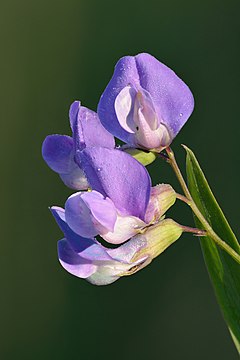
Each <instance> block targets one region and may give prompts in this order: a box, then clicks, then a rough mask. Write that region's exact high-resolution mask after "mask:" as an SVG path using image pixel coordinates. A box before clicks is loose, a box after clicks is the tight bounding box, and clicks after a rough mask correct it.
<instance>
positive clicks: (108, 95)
mask: <svg viewBox="0 0 240 360" xmlns="http://www.w3.org/2000/svg"><path fill="white" fill-rule="evenodd" d="M193 107H194V99H193V96H192V93H191V91H190V89H189V88H188V87H187V85H186V84H185V83H184V82H183V81H182V80H181V79H180V78H179V77H178V76H177V75H176V74H175V73H174V72H173V71H172V70H171V69H169V68H168V67H167V66H166V65H164V64H162V63H160V62H159V61H158V60H157V59H155V58H154V57H153V56H151V55H149V54H144V53H143V54H139V55H136V56H125V57H123V58H121V59H120V60H119V61H118V63H117V65H116V67H115V71H114V74H113V77H112V79H111V80H110V82H109V84H108V85H107V87H106V89H105V91H104V93H103V95H102V97H101V99H100V102H99V105H98V115H99V118H100V120H101V122H102V124H103V126H104V127H105V128H106V129H107V130H108V131H109V132H110V133H111V134H113V135H114V136H116V137H118V138H119V139H121V140H123V141H125V142H126V143H127V144H129V145H131V146H133V147H140V148H144V149H150V150H154V151H157V152H160V151H161V150H162V149H164V148H165V147H167V146H169V145H170V143H171V142H172V140H173V139H174V137H175V136H176V135H177V134H178V132H179V131H180V129H181V128H182V126H183V125H184V124H185V122H186V121H187V119H188V118H189V116H190V115H191V113H192V111H193Z"/></svg>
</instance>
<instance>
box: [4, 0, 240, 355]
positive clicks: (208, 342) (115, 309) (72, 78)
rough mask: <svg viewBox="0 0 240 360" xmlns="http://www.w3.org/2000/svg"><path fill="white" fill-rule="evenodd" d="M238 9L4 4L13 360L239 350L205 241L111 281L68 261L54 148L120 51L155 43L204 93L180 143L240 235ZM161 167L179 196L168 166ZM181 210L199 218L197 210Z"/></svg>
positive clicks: (69, 1)
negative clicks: (91, 280)
mask: <svg viewBox="0 0 240 360" xmlns="http://www.w3.org/2000/svg"><path fill="white" fill-rule="evenodd" d="M239 10H240V3H239V1H238V0H225V1H221V0H201V1H200V0H199V1H193V0H191V1H190V0H182V1H178V0H168V1H166V0H165V1H163V0H158V1H156V0H155V1H154V0H148V1H144V0H138V1H131V0H121V1H118V2H114V1H107V0H102V1H97V0H58V1H55V0H51V1H46V0H41V1H33V0H29V1H27V0H23V1H17V0H8V1H6V0H2V1H1V4H0V22H1V31H0V40H1V57H0V63H1V67H0V68H1V107H0V111H1V141H0V144H1V152H0V153H1V163H2V171H1V204H2V206H1V217H2V225H1V229H2V231H1V252H0V256H1V268H2V270H1V272H0V276H1V297H0V302H1V327H0V328H1V334H0V339H1V345H0V358H1V359H3V360H15V359H24V360H28V359H34V360H40V359H46V360H48V359H53V358H57V359H59V360H65V359H67V360H70V359H87V360H88V359H89V360H94V359H99V358H104V359H106V360H108V359H114V360H115V359H116V360H118V359H123V358H124V359H132V358H133V359H138V360H141V359H167V360H173V359H185V360H186V359H195V360H197V359H218V360H221V359H222V360H226V359H229V360H230V359H231V360H232V359H233V360H234V359H237V358H238V357H237V353H236V351H235V348H234V346H233V344H232V341H231V338H230V335H229V333H228V330H227V328H226V325H225V323H224V321H223V319H222V315H221V313H220V310H219V308H218V306H217V303H216V300H215V296H214V292H213V289H212V286H211V283H210V281H209V278H208V274H207V271H206V269H205V265H204V261H203V258H202V254H201V250H200V245H199V242H198V239H197V238H194V237H192V236H190V235H189V236H188V235H184V236H182V237H181V239H180V240H179V241H178V242H177V243H176V244H175V245H173V246H172V247H171V248H169V249H168V250H167V251H166V252H165V253H164V254H162V255H161V256H160V257H158V258H157V259H156V260H155V261H154V262H153V263H152V264H151V265H150V266H148V267H147V268H146V269H144V270H143V271H140V272H139V273H137V274H136V275H134V276H132V277H128V278H124V279H122V280H120V281H117V282H116V283H114V284H113V285H110V286H106V287H95V286H93V285H90V284H88V283H87V282H85V281H84V280H80V279H78V278H75V277H73V276H71V275H70V274H68V273H67V272H65V271H64V270H63V269H62V268H61V266H60V265H59V263H58V260H57V253H56V244H57V240H58V239H60V238H61V237H62V234H61V232H60V230H59V229H58V227H57V225H56V223H55V222H54V220H53V218H52V217H51V215H50V212H49V211H48V206H50V205H60V206H63V204H64V202H65V199H66V198H67V196H69V195H70V194H71V193H72V191H71V190H70V189H67V188H66V187H64V185H63V183H62V182H61V181H60V179H59V178H58V176H57V175H56V174H55V173H53V172H52V171H51V170H50V169H49V168H48V167H47V166H46V164H45V163H44V162H43V160H42V158H41V143H42V141H43V139H44V138H45V136H46V135H48V134H52V133H60V134H69V135H70V129H69V124H68V109H69V106H70V104H71V102H72V101H73V100H76V99H80V100H81V101H82V104H83V105H85V106H87V107H89V108H91V109H96V107H97V103H98V99H99V97H100V95H101V93H102V91H103V90H104V88H105V86H106V85H107V83H108V81H109V79H110V77H111V76H112V72H113V68H114V65H115V63H116V62H117V60H118V59H119V58H120V57H122V56H124V55H134V54H137V53H139V52H143V51H145V52H149V53H151V54H152V55H154V56H155V57H157V58H158V59H159V60H161V61H162V62H164V63H165V64H167V65H168V66H169V67H171V68H172V69H174V71H175V72H176V73H177V74H178V75H179V76H180V77H181V78H182V79H183V80H184V81H185V82H186V83H187V84H188V85H189V87H190V88H191V90H192V92H193V94H194V96H195V100H196V107H195V111H194V113H193V115H192V116H191V119H190V120H189V121H188V123H187V124H186V125H185V127H184V129H183V130H182V131H181V133H180V134H179V136H178V137H177V138H176V140H175V141H174V143H173V149H174V150H175V153H176V156H177V158H178V160H179V162H180V165H181V167H182V169H184V156H185V154H184V150H183V149H182V148H181V146H180V144H181V143H184V144H187V145H188V146H189V147H190V148H192V149H193V150H194V151H195V153H196V155H197V157H198V159H199V161H200V164H201V165H202V167H203V169H204V171H205V173H206V175H207V178H208V180H209V183H210V184H211V187H212V189H213V191H214V193H215V195H216V197H217V199H218V201H219V203H220V205H221V206H222V208H223V209H224V212H225V214H226V216H227V218H228V219H229V221H230V224H231V225H232V227H233V230H234V231H235V233H236V235H237V236H239V235H240V230H239V199H240V190H239V182H240V171H239V169H240V168H239V155H240V149H239V129H240V123H239V96H240V91H239V89H240V67H239V63H240V45H239V35H240V23H239ZM150 171H151V174H152V176H153V182H154V183H158V182H167V183H171V184H172V185H173V186H174V187H175V188H176V189H177V190H179V191H180V189H179V185H178V184H177V182H176V180H175V178H174V176H173V174H172V172H171V170H170V169H169V168H168V166H167V164H164V163H163V162H159V163H156V164H154V166H151V167H150ZM169 216H171V217H172V218H174V219H175V220H176V221H179V222H180V223H182V224H185V225H189V226H191V225H193V220H192V215H191V213H190V211H189V209H187V208H186V206H185V205H182V204H177V205H176V206H175V207H174V208H173V209H172V210H171V211H170V212H169Z"/></svg>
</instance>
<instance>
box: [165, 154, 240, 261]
mask: <svg viewBox="0 0 240 360" xmlns="http://www.w3.org/2000/svg"><path fill="white" fill-rule="evenodd" d="M166 152H167V154H168V158H169V163H170V165H171V167H172V168H173V170H174V172H175V174H176V176H177V179H178V181H179V183H180V185H181V187H182V189H183V192H184V194H185V196H183V195H180V194H177V198H178V199H180V200H181V201H184V202H185V203H186V204H188V205H189V206H190V207H191V209H192V211H193V213H194V214H195V215H196V217H197V218H198V220H199V221H200V222H201V224H202V225H203V227H204V229H205V230H206V232H207V236H209V237H211V239H212V240H214V241H215V243H216V244H217V245H218V246H219V247H221V248H222V249H223V250H225V251H226V252H227V253H228V254H229V255H230V256H231V257H232V258H233V259H234V260H235V261H237V262H238V264H240V255H239V254H238V253H237V252H236V251H234V250H233V249H232V248H231V246H229V245H228V244H227V243H226V242H225V241H223V240H222V239H221V238H220V237H219V236H218V235H217V234H216V233H215V231H214V230H213V229H212V227H211V225H210V224H209V223H208V221H207V220H206V219H205V217H204V216H203V215H202V213H201V211H200V210H199V209H198V207H197V205H196V204H195V202H194V200H193V198H192V196H191V194H190V191H189V190H188V187H187V185H186V182H185V180H184V178H183V176H182V173H181V171H180V169H179V167H178V164H177V162H176V159H175V156H174V152H173V151H172V149H171V148H170V147H168V148H166Z"/></svg>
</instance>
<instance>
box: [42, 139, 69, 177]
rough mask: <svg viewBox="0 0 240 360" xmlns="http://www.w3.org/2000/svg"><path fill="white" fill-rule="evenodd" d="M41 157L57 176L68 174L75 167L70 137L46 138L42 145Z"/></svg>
mask: <svg viewBox="0 0 240 360" xmlns="http://www.w3.org/2000/svg"><path fill="white" fill-rule="evenodd" d="M42 156H43V159H44V160H45V161H46V163H47V164H48V166H49V167H50V168H51V169H52V170H53V171H55V172H57V173H59V174H68V173H69V172H70V171H71V170H72V169H73V168H74V167H75V166H76V164H75V163H74V155H73V139H72V138H71V137H70V136H66V135H49V136H47V137H46V138H45V140H44V142H43V145H42Z"/></svg>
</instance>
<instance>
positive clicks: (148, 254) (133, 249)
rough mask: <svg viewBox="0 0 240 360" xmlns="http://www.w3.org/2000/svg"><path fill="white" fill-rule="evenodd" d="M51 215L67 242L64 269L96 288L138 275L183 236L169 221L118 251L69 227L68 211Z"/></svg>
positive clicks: (62, 249)
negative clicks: (66, 213)
mask: <svg viewBox="0 0 240 360" xmlns="http://www.w3.org/2000/svg"><path fill="white" fill-rule="evenodd" d="M51 211H52V214H53V216H54V217H55V219H56V221H57V223H58V225H59V227H60V229H61V230H62V231H63V233H64V238H63V239H61V240H59V241H58V257H59V261H60V263H61V265H62V266H63V268H64V269H65V270H66V271H68V272H69V273H70V274H72V275H75V276H77V277H79V278H83V279H86V280H87V281H89V282H90V283H92V284H94V285H108V284H111V283H113V282H114V281H116V280H118V279H119V278H120V277H122V276H127V275H132V274H134V273H136V272H137V271H139V270H141V269H142V268H144V267H145V266H147V265H148V264H149V263H150V262H151V261H152V260H153V259H154V258H155V257H157V256H158V255H159V254H161V253H162V252H163V251H164V250H165V249H166V248H167V247H169V246H170V245H171V244H172V243H174V242H175V241H176V240H177V239H178V238H179V237H180V236H181V234H182V232H183V228H182V227H181V226H180V225H179V224H177V223H175V222H174V221H173V220H171V219H166V220H162V221H160V222H159V223H158V224H156V225H153V226H152V227H150V228H148V229H147V231H146V232H145V233H143V234H140V235H136V236H135V237H133V238H132V239H131V240H129V241H128V242H126V243H125V244H123V245H121V246H119V247H118V248H116V249H109V248H106V247H104V246H103V245H101V244H100V243H99V242H98V241H97V240H96V239H95V238H84V237H81V236H80V235H78V234H76V233H74V232H73V231H72V229H71V228H70V227H69V226H68V224H67V223H66V219H65V211H64V209H62V208H60V207H52V208H51Z"/></svg>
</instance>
